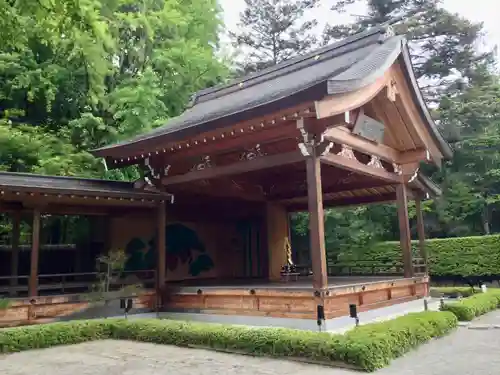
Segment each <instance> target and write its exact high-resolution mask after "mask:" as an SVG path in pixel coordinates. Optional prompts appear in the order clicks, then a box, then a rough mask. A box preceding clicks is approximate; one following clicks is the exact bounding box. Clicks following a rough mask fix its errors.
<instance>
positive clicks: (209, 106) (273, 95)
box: [94, 25, 434, 156]
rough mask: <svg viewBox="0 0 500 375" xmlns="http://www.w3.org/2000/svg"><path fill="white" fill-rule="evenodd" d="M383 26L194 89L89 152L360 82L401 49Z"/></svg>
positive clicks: (169, 137) (135, 148) (141, 144)
mask: <svg viewBox="0 0 500 375" xmlns="http://www.w3.org/2000/svg"><path fill="white" fill-rule="evenodd" d="M388 27H389V26H387V25H385V26H379V27H374V28H372V29H370V30H367V31H365V32H362V33H359V34H356V35H353V36H351V37H348V38H346V39H344V40H342V41H340V42H338V43H334V44H331V45H329V46H326V47H323V48H321V49H318V50H316V51H314V52H311V53H309V54H307V55H305V56H301V57H297V58H294V59H291V60H289V61H286V62H283V63H280V64H278V65H276V66H273V67H270V68H268V69H264V70H262V71H260V72H257V73H254V74H251V75H249V76H246V77H243V78H240V79H237V80H234V81H232V82H230V83H229V84H225V85H220V86H216V87H214V88H209V89H205V90H202V91H199V92H198V93H196V94H195V95H194V96H193V98H192V101H191V103H190V105H191V106H190V108H188V109H187V110H186V111H185V112H184V113H183V114H182V115H180V116H179V117H176V118H172V119H170V120H169V121H168V122H167V124H165V125H164V126H162V127H159V128H157V129H155V130H153V131H151V132H148V133H146V134H142V135H140V136H137V137H135V138H133V139H130V140H128V141H124V142H121V143H118V144H114V145H110V146H106V147H103V148H100V149H98V150H95V151H94V154H95V155H97V156H111V155H115V156H116V155H117V154H116V152H118V150H120V151H119V153H120V155H119V156H126V155H127V154H131V153H137V152H150V151H154V150H155V148H160V147H161V145H162V144H164V143H166V142H169V141H176V140H180V139H182V138H183V137H186V136H188V135H193V134H197V133H201V132H204V131H208V130H212V129H214V128H217V127H218V126H220V123H219V122H220V121H222V120H223V119H224V120H227V119H228V118H229V119H233V120H240V121H241V120H243V118H242V116H241V114H242V113H244V112H251V111H252V110H255V109H257V108H262V107H263V106H266V105H270V104H271V103H277V102H280V103H281V101H282V100H284V99H286V98H290V97H294V96H298V95H299V94H300V93H305V92H306V91H307V90H310V89H312V88H315V89H317V90H315V91H314V93H313V94H311V93H310V92H308V96H307V100H308V101H312V100H319V99H321V98H323V97H324V96H325V95H331V94H341V93H346V92H351V91H355V90H357V89H359V88H362V87H364V86H366V85H368V84H370V83H372V82H373V81H374V80H375V79H376V78H378V77H379V76H380V75H381V74H383V73H384V72H385V71H386V70H387V69H388V68H389V67H390V66H391V65H392V64H393V63H394V61H395V60H396V58H397V57H398V56H399V55H400V54H401V53H402V52H403V50H404V49H403V45H404V44H405V41H404V38H403V37H401V36H392V34H391V33H390V32H388ZM410 70H411V68H410ZM416 90H418V88H416ZM297 104H298V103H297ZM430 126H434V124H433V123H432V124H430ZM112 150H113V151H114V152H112Z"/></svg>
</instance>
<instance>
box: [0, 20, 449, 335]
mask: <svg viewBox="0 0 500 375" xmlns="http://www.w3.org/2000/svg"><path fill="white" fill-rule="evenodd" d="M94 154H95V155H96V156H98V157H102V158H104V159H105V161H106V164H107V166H108V168H121V167H125V166H130V165H137V166H139V167H140V168H141V170H143V171H144V177H143V179H141V180H139V181H136V182H135V183H134V186H133V188H131V189H130V186H129V187H128V189H130V190H127V191H126V192H125V191H120V192H116V191H114V190H113V189H108V190H106V191H105V192H99V193H96V194H97V195H98V196H99V197H100V198H101V199H100V201H99V204H98V205H99V206H100V205H101V202H105V203H106V204H108V205H109V206H112V210H111V211H109V212H108V214H109V216H110V218H111V219H110V220H111V221H112V222H113V223H114V224H113V225H114V226H115V227H116V228H119V229H118V230H115V231H112V232H113V233H112V234H110V236H109V238H108V241H109V242H108V244H109V246H110V248H111V247H124V248H127V249H131V248H134V249H135V250H134V251H139V252H142V253H147V252H148V251H151V252H154V256H153V257H150V258H149V259H153V260H154V262H153V263H151V261H150V263H149V266H152V267H153V268H155V269H156V270H157V276H156V278H157V291H158V292H159V293H160V294H161V296H162V307H163V309H165V310H167V311H171V312H177V313H180V314H181V316H182V314H183V313H187V312H190V313H194V315H196V316H197V317H198V318H200V319H202V318H203V317H213V316H219V317H220V316H225V317H226V318H227V317H229V316H233V317H247V318H245V319H252V320H251V322H252V324H260V323H259V322H258V318H265V319H268V318H273V317H274V318H287V319H284V320H283V321H285V320H286V321H287V322H288V323H286V324H288V325H290V324H291V325H292V326H293V325H294V323H290V322H294V321H295V322H296V321H297V320H301V321H302V322H309V323H310V324H311V327H313V326H315V325H316V324H317V323H318V324H319V326H320V328H321V329H325V326H326V329H327V328H328V320H329V319H332V318H335V317H338V316H342V315H347V314H348V309H349V304H356V305H358V306H359V309H360V310H367V309H372V308H377V307H381V306H387V305H390V304H394V303H399V302H403V301H408V300H412V299H415V298H419V297H422V296H424V295H425V294H426V293H427V285H428V277H427V275H426V274H420V275H415V274H414V269H413V262H412V253H411V247H410V228H409V218H408V201H409V200H415V201H416V202H417V210H418V211H419V212H418V215H417V217H418V221H419V231H418V233H419V236H420V240H421V248H422V250H423V249H424V233H423V225H422V216H421V212H420V201H421V200H423V199H427V198H430V197H435V196H436V195H439V194H440V190H439V188H438V187H437V186H436V185H435V184H434V183H433V182H432V181H430V180H429V179H428V178H426V177H425V176H423V175H422V174H421V173H420V171H419V167H420V165H421V163H432V164H435V165H437V166H440V165H441V163H442V161H443V160H444V159H446V158H449V157H450V156H451V149H450V147H449V146H448V144H447V143H446V142H445V141H444V140H443V138H442V137H441V135H440V134H439V132H438V130H437V128H436V125H435V124H434V122H433V120H432V118H431V116H430V115H429V112H428V109H427V107H426V105H425V103H424V101H423V99H422V95H421V92H420V90H419V88H418V86H417V82H416V79H415V76H414V73H413V70H412V66H411V62H410V57H409V53H408V48H407V44H406V41H405V39H404V38H403V37H401V36H395V35H393V33H392V32H391V28H390V27H387V26H383V27H375V28H373V29H371V30H369V31H366V32H364V33H361V34H358V35H355V36H352V37H350V38H347V39H345V40H343V41H341V42H338V43H335V44H332V45H329V46H327V47H324V48H322V49H319V50H317V51H314V52H312V53H310V54H307V55H305V56H302V57H298V58H295V59H292V60H290V61H287V62H284V63H281V64H278V65H276V66H274V67H271V68H268V69H265V70H263V71H261V72H258V73H255V74H252V75H250V76H247V77H244V78H241V79H237V80H235V81H232V82H230V83H228V84H225V85H221V86H217V87H214V88H210V89H206V90H202V91H200V92H198V93H196V94H195V95H194V96H193V98H192V100H191V103H190V106H189V108H188V109H187V110H186V111H185V112H184V113H183V114H182V115H181V116H179V117H177V118H173V119H171V120H169V121H168V122H167V124H165V126H162V127H160V128H157V129H155V130H154V131H152V132H150V133H147V134H143V135H141V136H138V137H136V138H133V139H131V140H128V141H125V142H122V143H118V144H115V145H110V146H107V147H104V148H101V149H98V150H95V151H94ZM8 178H9V177H8V176H1V175H0V188H2V189H4V191H5V194H4V192H2V194H4V195H3V196H2V201H3V202H4V203H5V205H8V206H5V205H4V207H6V208H7V207H8V208H9V209H11V208H13V207H14V205H17V206H16V207H17V208H18V209H24V210H25V209H30V208H31V207H33V210H34V212H35V215H34V217H35V219H34V220H35V223H34V225H33V228H34V229H35V230H34V236H36V228H37V225H36V220H37V219H36V218H37V217H38V216H39V213H40V212H41V211H40V210H41V209H40V208H38V207H39V206H38V203H39V202H41V201H43V202H45V201H46V200H47V199H46V198H44V197H46V196H51V197H52V200H50V203H49V204H48V205H46V206H44V207H51V209H52V207H54V209H55V207H57V209H58V210H60V209H61V207H62V206H65V207H67V208H68V207H72V208H77V210H78V209H80V208H83V207H85V209H88V204H86V203H85V199H87V201H88V198H89V197H90V193H88V192H85V191H84V189H83V186H82V189H81V191H79V190H78V188H76V189H75V190H71V192H69V193H68V192H60V191H58V190H57V188H55V187H54V188H52V189H53V191H52V190H51V191H46V190H45V191H41V190H40V191H39V190H37V189H33V188H32V187H23V189H21V188H19V186H17V187H10V188H9V185H8V183H2V181H8ZM18 193H19V194H18ZM68 194H69V197H68ZM82 195H83V197H82ZM85 197H87V198H85ZM116 197H118V199H115V198H116ZM120 197H123V198H124V200H123V199H122V200H120ZM115 201H116V202H115ZM124 201H126V202H127V206H131V205H132V206H136V207H135V208H136V209H133V210H132V209H129V210H126V211H123V210H122V203H120V202H124ZM32 202H33V204H32ZM377 202H396V203H397V206H398V216H399V224H400V233H401V234H400V239H401V248H402V258H403V260H404V275H402V277H398V278H396V277H392V278H385V279H382V280H381V279H377V278H368V279H367V278H362V279H355V280H354V279H353V280H346V279H343V280H339V279H338V278H335V275H331V276H333V277H332V278H330V279H329V278H328V274H327V259H326V252H325V239H324V221H323V210H324V208H329V207H338V206H347V205H361V204H371V203H377ZM75 205H76V206H78V207H75ZM92 205H93V206H96V205H97V200H96V199H95V198H94V199H92ZM129 208H131V207H129ZM101 209H102V207H101ZM115 209H116V210H118V209H120V210H122V211H121V212H120V213H118V211H115ZM296 211H307V212H309V218H310V254H311V265H310V266H311V267H310V268H311V271H312V276H297V275H295V273H294V272H291V271H290V270H289V269H288V271H289V272H286V273H285V274H286V275H285V276H287V277H286V278H285V279H284V278H283V276H284V272H283V269H284V266H288V265H290V264H291V263H292V262H293V259H290V251H289V249H287V245H288V242H289V225H288V214H289V213H290V212H296ZM151 243H153V245H152V246H151V245H148V244H151ZM141 244H142V245H141ZM37 246H38V245H37V242H36V238H35V237H34V238H33V250H32V257H31V260H32V262H33V264H36V261H37V258H36V256H37V255H35V254H36V250H37ZM141 246H142V247H141ZM148 249H149V250H148ZM424 254H425V252H424ZM146 263H147V262H146ZM138 267H139V266H138ZM141 267H143V268H145V267H147V264H144V265H142V266H141ZM139 268H140V267H139ZM35 271H36V266H35V265H33V266H32V275H33V274H34V273H35ZM292 273H293V274H294V275H291V274H292ZM288 276H297V277H296V278H297V281H295V277H292V278H291V279H290V278H289V277H288ZM35 287H36V282H35V281H31V282H30V290H32V292H31V294H32V295H36V293H35V292H34V290H35ZM245 321H247V322H250V320H245ZM266 322H267V323H266ZM266 322H264V321H262V324H270V323H269V322H268V321H266ZM309 323H308V324H309ZM272 324H274V323H272ZM276 324H277V325H280V324H279V323H276ZM305 325H307V324H305Z"/></svg>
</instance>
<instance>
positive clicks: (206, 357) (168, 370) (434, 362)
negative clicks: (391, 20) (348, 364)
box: [0, 312, 500, 375]
mask: <svg viewBox="0 0 500 375" xmlns="http://www.w3.org/2000/svg"><path fill="white" fill-rule="evenodd" d="M493 314H497V315H496V316H497V317H498V318H500V314H499V313H498V312H495V313H493ZM487 319H489V320H491V319H493V317H492V315H490V316H487V317H485V318H483V320H485V321H486V320H487ZM499 333H500V332H499V330H472V329H468V328H459V329H458V331H456V332H454V333H453V334H451V335H449V336H447V337H445V338H443V339H439V340H435V341H433V342H430V343H428V344H427V345H424V346H422V347H420V348H419V349H418V350H416V351H413V352H411V353H409V354H408V355H407V356H405V357H403V358H399V359H397V360H395V361H394V362H393V363H392V365H391V366H390V367H388V368H385V369H383V370H380V371H378V372H376V374H379V375H413V374H414V375H421V374H426V375H438V374H439V375H469V374H470V375H473V374H474V375H477V374H480V375H497V374H498V368H499V367H500V355H498V347H500V334H499ZM0 374H2V375H4V374H5V375H33V374H36V375H67V374H78V375H86V374H89V375H90V374H92V375H143V374H148V375H166V374H176V375H220V374H224V375H233V374H234V375H236V374H238V375H283V374H294V375H295V374H296V375H354V374H359V373H357V372H352V371H348V370H342V369H332V368H328V367H322V366H315V365H308V364H301V363H295V362H289V361H281V360H275V359H268V358H253V357H248V356H238V355H231V354H224V353H217V352H211V351H205V350H195V349H185V348H176V347H170V346H161V345H154V344H147V343H136V342H129V341H110V340H108V341H99V342H92V343H85V344H79V345H73V346H66V347H58V348H51V349H45V350H37V351H29V352H23V353H16V354H10V355H5V356H3V357H0Z"/></svg>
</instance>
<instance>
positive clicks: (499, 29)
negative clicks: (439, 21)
mask: <svg viewBox="0 0 500 375" xmlns="http://www.w3.org/2000/svg"><path fill="white" fill-rule="evenodd" d="M219 1H220V3H221V5H222V7H223V9H224V20H225V23H226V26H227V28H228V29H229V30H235V29H236V27H237V23H238V21H239V13H240V12H241V11H242V10H243V9H244V4H245V3H244V1H243V0H219ZM333 2H334V1H333V0H323V1H322V3H321V5H320V7H319V8H318V9H316V10H314V11H312V12H311V13H310V14H309V15H308V17H314V18H316V19H317V20H318V24H319V25H318V31H319V32H320V31H322V30H323V28H324V25H325V23H326V22H327V21H329V23H330V24H339V23H347V22H349V21H350V20H351V19H352V18H353V17H352V14H354V15H363V14H364V13H365V12H364V11H365V9H364V7H363V6H360V7H357V9H356V8H355V7H353V6H351V7H350V8H348V11H349V12H348V13H345V14H342V15H336V14H335V13H334V12H333V11H331V10H329V9H330V6H331V4H332V3H333ZM443 6H444V7H445V8H446V9H448V10H449V11H451V12H455V13H459V14H461V15H462V16H464V17H466V18H468V19H470V20H471V21H474V22H483V24H484V28H485V31H486V36H485V40H484V43H485V45H486V46H487V47H488V49H491V48H494V47H495V46H497V45H500V21H499V19H498V14H500V1H499V0H443Z"/></svg>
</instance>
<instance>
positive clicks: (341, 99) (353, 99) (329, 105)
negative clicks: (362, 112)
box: [314, 72, 390, 119]
mask: <svg viewBox="0 0 500 375" xmlns="http://www.w3.org/2000/svg"><path fill="white" fill-rule="evenodd" d="M389 79H390V72H387V73H385V74H384V75H383V76H382V77H380V78H378V79H377V80H376V81H375V82H373V83H372V84H370V85H368V86H365V87H363V88H361V89H359V90H357V91H354V92H350V93H347V94H339V95H330V96H327V97H326V98H324V99H321V100H319V101H316V102H315V103H314V106H315V108H316V117H317V118H319V119H321V118H324V117H330V116H335V115H338V114H341V113H345V112H348V111H351V110H354V109H357V108H359V107H361V106H362V105H364V104H366V103H368V102H369V101H370V100H372V99H373V98H374V97H375V96H376V95H377V94H378V93H379V92H380V91H382V89H383V88H384V87H386V85H387V83H388V81H389Z"/></svg>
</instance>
